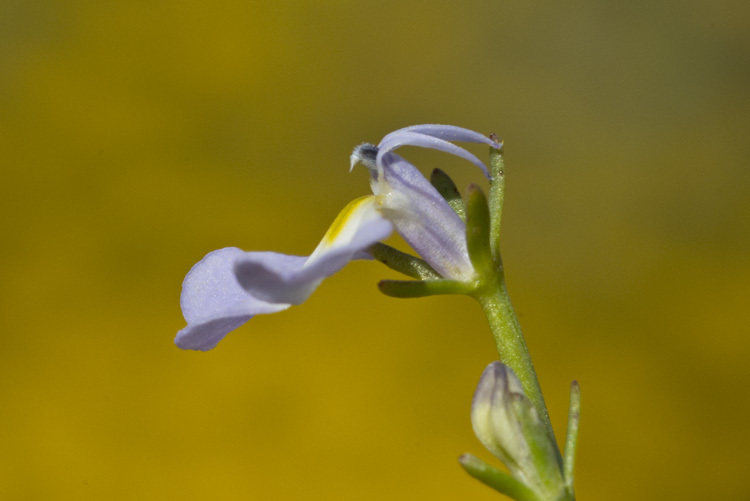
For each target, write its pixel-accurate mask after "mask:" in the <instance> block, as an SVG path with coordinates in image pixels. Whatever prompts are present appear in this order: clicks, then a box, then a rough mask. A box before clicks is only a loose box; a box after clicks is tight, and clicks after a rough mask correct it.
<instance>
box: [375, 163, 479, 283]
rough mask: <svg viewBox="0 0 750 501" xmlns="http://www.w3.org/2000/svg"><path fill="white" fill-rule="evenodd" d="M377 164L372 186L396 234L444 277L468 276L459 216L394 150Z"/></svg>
mask: <svg viewBox="0 0 750 501" xmlns="http://www.w3.org/2000/svg"><path fill="white" fill-rule="evenodd" d="M380 164H381V166H382V171H383V174H382V176H381V177H380V179H379V180H378V181H377V185H375V186H373V189H374V190H375V191H376V192H377V193H378V195H379V197H378V201H379V202H380V204H381V210H382V212H383V214H384V215H385V216H386V217H387V218H389V219H390V220H391V221H392V222H393V225H394V227H395V228H396V231H397V232H398V233H399V235H401V236H402V237H403V239H404V240H406V242H407V243H408V244H409V245H410V246H411V247H412V248H413V249H414V250H415V251H416V252H417V253H418V254H419V255H420V256H421V257H422V258H423V259H424V260H425V261H427V262H428V263H429V264H430V265H431V266H432V267H433V268H435V270H436V271H437V272H438V273H440V274H441V275H443V276H444V277H446V278H452V279H455V280H461V281H465V280H469V279H471V278H472V277H473V275H474V267H473V266H472V264H471V261H470V259H469V253H468V250H467V248H466V225H465V224H464V222H463V221H461V218H459V217H458V215H457V214H456V213H455V211H454V210H453V209H451V207H450V205H448V202H446V201H445V199H444V198H443V197H442V196H441V195H440V193H438V191H437V190H436V189H435V187H434V186H432V184H430V182H429V181H428V180H427V179H425V177H424V176H423V175H422V173H421V172H419V170H418V169H417V168H416V167H414V166H413V165H412V164H410V163H409V162H407V161H406V160H404V159H403V158H401V157H400V156H398V155H396V154H395V153H387V154H385V155H383V157H382V158H381V162H380Z"/></svg>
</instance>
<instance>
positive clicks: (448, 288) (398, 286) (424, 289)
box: [378, 279, 473, 298]
mask: <svg viewBox="0 0 750 501" xmlns="http://www.w3.org/2000/svg"><path fill="white" fill-rule="evenodd" d="M378 288H379V289H380V292H382V293H383V294H385V295H386V296H391V297H400V298H411V297H425V296H438V295H444V294H469V293H471V292H472V291H473V289H472V288H471V286H470V285H469V284H467V283H465V282H460V281H458V280H447V279H439V280H381V281H380V282H378Z"/></svg>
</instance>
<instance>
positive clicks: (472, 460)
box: [458, 454, 539, 501]
mask: <svg viewBox="0 0 750 501" xmlns="http://www.w3.org/2000/svg"><path fill="white" fill-rule="evenodd" d="M458 462H459V464H460V465H461V466H463V468H464V470H466V472H467V473H468V474H469V475H471V476H472V477H474V478H476V479H477V480H479V481H480V482H482V483H483V484H484V485H486V486H488V487H491V488H492V489H495V490H496V491H497V492H499V493H501V494H505V495H506V496H508V497H509V498H511V499H515V500H516V501H539V498H538V497H537V496H536V494H534V491H532V490H531V489H529V488H528V487H526V486H525V485H524V484H522V483H521V482H519V481H518V480H516V479H515V478H513V477H511V476H510V475H509V474H507V473H505V472H503V471H500V470H498V469H497V468H495V467H494V466H492V465H489V464H487V463H485V462H484V461H482V460H481V459H479V458H478V457H476V456H473V455H471V454H463V455H462V456H461V457H459V458H458Z"/></svg>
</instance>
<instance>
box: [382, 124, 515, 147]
mask: <svg viewBox="0 0 750 501" xmlns="http://www.w3.org/2000/svg"><path fill="white" fill-rule="evenodd" d="M399 132H416V133H418V134H424V135H426V136H432V137H437V138H440V139H445V140H446V141H460V142H462V143H484V144H487V145H489V146H492V147H493V148H499V147H500V144H499V143H497V142H495V141H493V140H492V139H490V138H489V137H487V136H485V135H483V134H480V133H479V132H475V131H473V130H470V129H464V128H463V127H457V126H455V125H441V124H422V125H411V126H409V127H404V128H403V129H399V130H394V131H393V132H391V133H390V134H388V135H391V134H398V133H399Z"/></svg>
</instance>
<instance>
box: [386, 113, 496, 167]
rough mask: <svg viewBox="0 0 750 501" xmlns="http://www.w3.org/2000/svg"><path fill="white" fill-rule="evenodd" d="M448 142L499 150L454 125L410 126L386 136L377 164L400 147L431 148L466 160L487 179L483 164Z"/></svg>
mask: <svg viewBox="0 0 750 501" xmlns="http://www.w3.org/2000/svg"><path fill="white" fill-rule="evenodd" d="M448 141H461V142H467V143H484V144H487V145H490V146H492V147H493V148H499V147H500V145H499V144H498V143H496V142H495V141H493V140H491V139H490V138H488V137H487V136H484V135H482V134H479V133H478V132H474V131H472V130H469V129H464V128H462V127H456V126H455V125H438V124H424V125H412V126H411V127H405V128H403V129H399V130H396V131H393V132H391V133H390V134H387V135H386V136H385V137H384V138H383V140H382V141H381V142H380V144H379V145H378V149H379V152H378V163H380V158H381V157H382V156H383V155H385V154H386V153H388V152H389V151H393V150H395V149H396V148H398V147H400V146H407V145H408V146H419V147H422V148H432V149H435V150H439V151H444V152H446V153H451V154H453V155H457V156H459V157H461V158H464V159H466V160H468V161H469V162H471V163H473V164H474V165H476V166H477V167H479V168H480V169H481V170H482V172H483V173H484V175H485V176H487V177H489V172H488V171H487V167H486V166H485V165H484V163H483V162H482V161H481V160H479V159H478V158H477V157H476V156H475V155H473V154H472V153H469V152H468V151H466V150H465V149H463V148H461V147H460V146H456V145H455V144H452V143H450V142H448Z"/></svg>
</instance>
